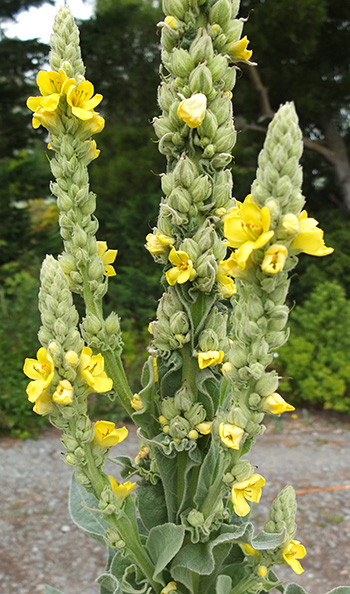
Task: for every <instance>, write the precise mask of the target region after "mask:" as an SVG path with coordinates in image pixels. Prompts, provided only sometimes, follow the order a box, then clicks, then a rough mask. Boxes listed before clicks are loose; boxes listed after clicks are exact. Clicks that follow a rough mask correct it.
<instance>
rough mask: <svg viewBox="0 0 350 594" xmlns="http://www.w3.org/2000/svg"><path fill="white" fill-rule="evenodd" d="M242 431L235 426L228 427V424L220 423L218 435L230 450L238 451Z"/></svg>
mask: <svg viewBox="0 0 350 594" xmlns="http://www.w3.org/2000/svg"><path fill="white" fill-rule="evenodd" d="M243 434H244V431H243V429H242V428H241V427H237V425H230V424H229V423H220V425H219V435H220V439H221V441H222V442H223V443H224V444H225V445H226V446H227V447H228V448H231V449H232V450H239V444H240V443H241V439H242V437H243Z"/></svg>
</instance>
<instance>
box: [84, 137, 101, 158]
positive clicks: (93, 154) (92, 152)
mask: <svg viewBox="0 0 350 594" xmlns="http://www.w3.org/2000/svg"><path fill="white" fill-rule="evenodd" d="M87 142H89V143H90V149H89V151H88V152H87V153H86V155H85V159H86V161H89V162H90V163H91V161H93V160H94V159H97V157H98V156H99V154H100V152H101V151H100V149H98V148H97V144H96V140H91V141H90V140H88V141H87Z"/></svg>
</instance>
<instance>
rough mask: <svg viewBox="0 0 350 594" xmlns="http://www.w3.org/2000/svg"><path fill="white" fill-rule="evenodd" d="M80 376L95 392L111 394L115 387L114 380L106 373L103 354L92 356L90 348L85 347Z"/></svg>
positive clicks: (82, 353)
mask: <svg viewBox="0 0 350 594" xmlns="http://www.w3.org/2000/svg"><path fill="white" fill-rule="evenodd" d="M79 369H80V374H81V376H82V377H83V379H84V380H85V381H86V383H87V384H88V385H89V386H91V387H92V388H93V389H94V390H95V392H109V390H111V389H112V387H113V382H112V380H111V379H110V378H109V377H107V374H106V372H105V371H104V358H103V357H102V355H101V353H99V354H98V355H92V350H91V349H90V348H89V347H84V348H83V350H82V352H81V356H80V365H79Z"/></svg>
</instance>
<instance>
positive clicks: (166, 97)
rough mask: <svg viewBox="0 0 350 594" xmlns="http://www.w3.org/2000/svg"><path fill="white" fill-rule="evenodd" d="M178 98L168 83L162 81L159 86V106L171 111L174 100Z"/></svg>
mask: <svg viewBox="0 0 350 594" xmlns="http://www.w3.org/2000/svg"><path fill="white" fill-rule="evenodd" d="M176 99H177V96H176V93H174V92H173V91H172V89H171V87H170V85H169V84H167V83H164V82H163V83H161V84H160V86H159V87H158V103H159V107H160V108H161V109H162V110H163V111H169V109H170V107H171V106H172V104H173V102H174V101H175V100H176Z"/></svg>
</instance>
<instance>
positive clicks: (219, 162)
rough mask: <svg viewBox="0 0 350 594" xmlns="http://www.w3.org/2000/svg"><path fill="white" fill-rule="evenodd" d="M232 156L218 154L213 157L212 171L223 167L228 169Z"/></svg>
mask: <svg viewBox="0 0 350 594" xmlns="http://www.w3.org/2000/svg"><path fill="white" fill-rule="evenodd" d="M231 160H232V156H231V155H230V154H229V153H220V154H218V155H215V157H214V158H213V159H212V160H211V166H212V167H213V168H214V169H222V168H224V167H228V165H229V164H230V163H231Z"/></svg>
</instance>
